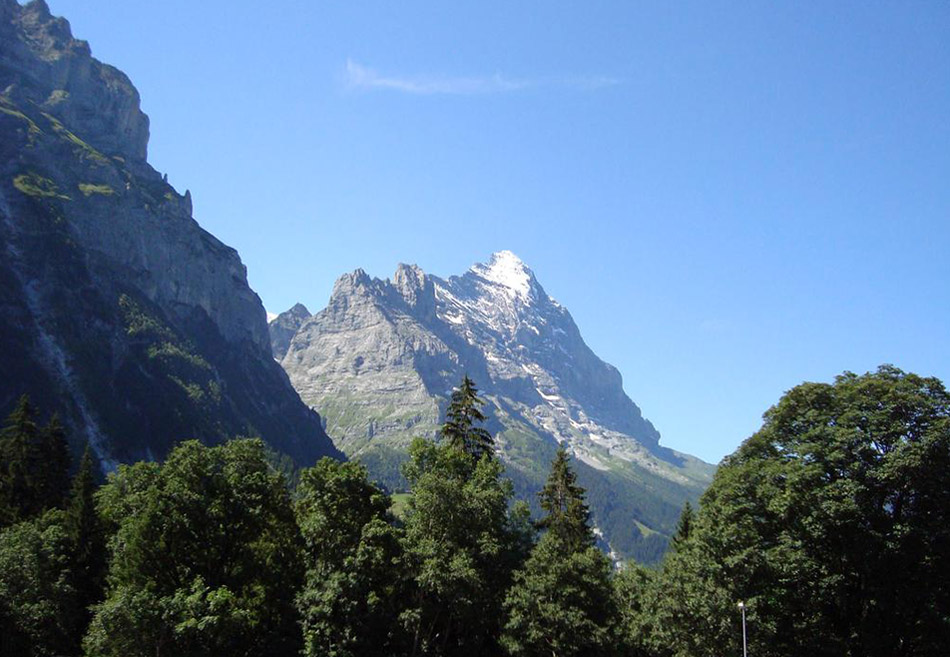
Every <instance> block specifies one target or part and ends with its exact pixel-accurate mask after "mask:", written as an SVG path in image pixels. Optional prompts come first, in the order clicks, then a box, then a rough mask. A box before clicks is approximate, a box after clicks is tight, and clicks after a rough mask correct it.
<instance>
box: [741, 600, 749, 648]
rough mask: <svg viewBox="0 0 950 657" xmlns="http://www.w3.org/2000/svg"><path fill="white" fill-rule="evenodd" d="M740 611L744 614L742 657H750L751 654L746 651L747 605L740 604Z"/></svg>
mask: <svg viewBox="0 0 950 657" xmlns="http://www.w3.org/2000/svg"><path fill="white" fill-rule="evenodd" d="M739 611H741V612H742V657H749V653H748V652H747V651H746V641H745V603H744V602H740V603H739Z"/></svg>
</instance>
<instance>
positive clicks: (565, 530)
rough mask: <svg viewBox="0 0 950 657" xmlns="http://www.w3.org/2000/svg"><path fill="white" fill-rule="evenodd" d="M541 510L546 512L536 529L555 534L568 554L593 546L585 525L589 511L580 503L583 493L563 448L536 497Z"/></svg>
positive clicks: (591, 534) (592, 540) (591, 533)
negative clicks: (570, 551)
mask: <svg viewBox="0 0 950 657" xmlns="http://www.w3.org/2000/svg"><path fill="white" fill-rule="evenodd" d="M538 497H539V498H540V503H541V508H542V509H543V510H544V511H546V512H547V515H545V517H544V518H542V519H541V521H540V522H538V527H539V528H541V529H546V530H547V531H548V532H551V533H553V534H556V535H557V536H558V538H559V539H560V540H561V541H562V542H563V543H564V544H565V545H566V546H567V547H568V549H571V550H581V549H584V548H586V547H590V546H591V545H593V544H594V534H593V532H592V531H591V529H590V526H589V525H588V524H587V522H588V520H589V518H590V510H589V509H588V507H587V504H586V503H585V502H584V489H583V488H582V487H581V486H579V485H578V484H577V475H576V474H575V473H574V471H573V470H572V469H571V465H570V457H568V454H567V450H565V449H564V448H563V447H561V448H559V449H558V450H557V454H556V455H555V457H554V461H553V462H552V463H551V472H550V474H549V475H548V480H547V482H546V483H545V484H544V488H542V489H541V492H540V493H538Z"/></svg>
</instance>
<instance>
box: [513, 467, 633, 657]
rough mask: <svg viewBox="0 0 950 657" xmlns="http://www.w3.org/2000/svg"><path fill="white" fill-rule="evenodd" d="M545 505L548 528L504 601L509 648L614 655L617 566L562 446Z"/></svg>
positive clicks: (542, 656)
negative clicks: (598, 539) (600, 543)
mask: <svg viewBox="0 0 950 657" xmlns="http://www.w3.org/2000/svg"><path fill="white" fill-rule="evenodd" d="M541 505H542V508H544V509H545V511H547V515H546V516H545V517H544V518H543V519H542V520H541V522H540V523H539V526H541V527H543V528H546V529H547V531H546V532H545V533H544V534H543V535H542V537H541V540H540V541H539V542H538V544H537V545H536V546H535V547H534V549H533V550H532V551H531V556H530V557H529V558H528V560H527V562H526V563H525V565H524V567H523V568H522V569H521V570H519V571H518V572H517V573H516V574H515V580H514V585H513V586H512V587H511V589H510V590H509V592H508V595H507V597H506V599H505V605H504V606H505V610H506V612H507V621H506V624H505V627H504V633H503V635H502V638H501V642H502V645H503V646H504V647H505V649H506V650H507V651H508V653H509V654H511V655H517V656H519V657H521V656H524V657H535V656H537V657H547V656H550V655H557V656H558V657H581V656H582V655H610V654H613V652H614V651H615V649H616V646H615V632H614V628H615V621H616V617H617V609H616V597H615V594H614V591H613V587H612V583H611V579H610V570H611V568H610V562H609V561H608V560H607V557H606V556H604V554H603V553H602V552H601V551H600V550H598V549H597V548H595V547H593V543H594V535H593V532H592V531H591V528H590V526H589V525H588V524H587V518H588V511H587V507H586V505H585V504H584V489H583V488H582V487H580V486H578V485H577V484H576V478H575V475H574V472H573V470H572V469H571V467H570V461H569V459H568V456H567V452H566V451H565V450H563V449H561V450H558V453H557V456H556V457H555V459H554V462H553V463H552V464H551V473H550V475H549V476H548V481H547V484H546V485H545V487H544V489H543V490H542V491H541Z"/></svg>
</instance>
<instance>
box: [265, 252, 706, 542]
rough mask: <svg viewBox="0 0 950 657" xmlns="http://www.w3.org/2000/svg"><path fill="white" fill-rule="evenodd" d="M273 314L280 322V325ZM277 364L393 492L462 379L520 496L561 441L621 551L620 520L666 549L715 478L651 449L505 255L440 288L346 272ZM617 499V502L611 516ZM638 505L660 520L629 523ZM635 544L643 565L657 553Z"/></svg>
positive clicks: (625, 403)
mask: <svg viewBox="0 0 950 657" xmlns="http://www.w3.org/2000/svg"><path fill="white" fill-rule="evenodd" d="M281 318H284V320H287V319H288V317H286V316H285V315H283V314H282V315H279V316H278V320H275V322H278V321H284V320H282V319H281ZM275 322H271V324H270V326H271V327H272V330H273V327H275V325H276V324H275ZM281 365H282V366H283V367H284V369H285V370H286V371H287V372H288V375H289V376H290V379H291V382H292V383H293V385H294V387H295V388H296V389H297V390H298V392H300V394H301V397H302V398H303V399H304V401H305V402H306V403H308V404H310V405H311V407H313V408H315V409H316V410H318V411H319V412H320V413H321V415H322V416H323V417H324V418H325V420H326V422H327V429H328V432H329V433H330V435H332V436H333V437H334V440H335V441H336V442H337V444H338V445H339V446H340V447H341V449H343V451H344V452H346V453H347V454H348V456H350V457H351V458H356V459H359V460H361V461H363V462H364V463H366V464H367V466H368V467H369V468H370V471H371V473H372V474H373V475H374V476H376V477H377V478H379V479H380V480H381V481H383V483H385V484H386V485H387V486H389V487H391V488H395V489H398V488H399V487H400V486H401V485H402V483H401V481H400V477H399V475H398V463H399V461H400V460H401V458H402V456H403V455H404V450H405V449H406V446H407V445H408V443H409V442H410V441H411V439H412V438H413V437H414V436H417V435H422V436H426V437H430V438H432V437H434V436H435V434H436V432H437V430H438V426H439V423H440V421H441V419H442V417H443V413H444V410H445V405H446V403H447V400H448V398H449V396H450V394H451V390H452V388H453V387H454V386H456V385H457V384H458V382H459V381H460V380H461V377H462V375H463V374H464V375H468V376H470V377H471V378H473V379H474V380H475V382H476V384H477V385H478V386H479V388H480V390H481V394H482V396H483V398H484V399H485V400H486V402H487V403H488V415H489V421H488V428H489V429H490V430H491V431H492V433H494V434H495V435H496V436H497V447H498V452H499V454H500V455H501V457H502V459H504V460H505V462H506V463H507V464H508V465H509V472H510V474H512V475H513V478H514V479H515V480H516V485H517V486H519V488H520V490H521V492H522V493H523V497H526V498H530V497H531V494H532V490H534V489H536V488H537V486H538V485H539V483H540V479H541V477H542V476H543V471H544V469H545V468H546V467H547V463H548V461H549V460H550V457H551V456H552V455H553V451H554V450H555V449H556V447H557V445H559V444H565V445H568V446H569V448H570V450H571V451H572V452H573V454H574V456H575V458H576V459H577V461H578V462H579V465H581V466H582V467H581V476H582V479H583V480H584V482H585V484H586V485H588V487H589V488H594V489H598V490H600V492H599V493H598V495H599V502H598V504H597V505H596V507H597V508H595V513H594V516H595V521H596V522H598V523H599V524H600V525H603V531H604V534H605V536H606V537H607V541H608V543H610V544H611V545H614V544H617V545H616V547H618V548H619V552H621V553H625V554H627V555H629V554H632V553H634V552H636V551H637V549H639V548H637V547H636V546H633V545H632V543H636V542H637V541H636V540H624V539H617V535H618V534H619V533H620V530H618V528H617V525H619V524H621V523H623V522H625V521H624V520H622V519H621V516H623V515H624V514H625V513H626V514H628V517H627V518H626V522H627V523H628V524H629V523H630V522H632V521H634V520H637V522H639V523H640V525H638V527H641V529H642V531H640V536H639V540H640V542H646V543H651V541H650V539H649V537H650V536H659V537H660V538H661V539H662V537H664V536H668V535H669V534H670V533H671V532H672V529H673V524H674V523H675V518H676V517H677V516H678V513H679V508H680V507H681V505H682V503H683V502H685V501H686V500H692V501H695V499H696V497H697V496H698V494H699V492H700V491H701V490H702V489H703V487H704V486H705V484H706V483H707V482H708V480H709V477H710V475H711V472H712V470H713V468H712V466H710V465H708V464H704V463H703V462H702V461H700V460H699V459H695V458H694V457H690V456H688V455H685V454H680V453H679V452H676V451H674V450H671V449H669V448H667V447H665V446H661V445H660V436H659V433H658V432H657V431H656V429H655V428H654V427H653V425H652V424H651V423H650V422H649V421H648V420H647V419H646V418H644V417H643V415H642V413H641V412H640V409H639V408H638V407H637V406H636V404H635V403H633V401H632V400H630V399H629V397H628V396H627V395H626V393H624V391H623V386H622V377H621V375H620V373H619V371H618V370H617V369H616V368H614V367H613V366H611V365H609V364H607V363H605V362H604V361H602V360H601V359H600V358H599V357H597V356H596V354H594V352H593V351H592V350H591V349H590V348H589V347H588V346H587V344H586V343H585V342H584V340H583V338H582V336H581V334H580V330H579V329H578V327H577V325H576V324H575V322H574V320H573V318H572V317H571V315H570V313H569V312H568V311H567V309H566V308H564V307H563V306H562V305H561V304H560V303H558V302H557V301H556V300H554V299H553V298H552V297H551V296H549V295H548V294H547V292H546V291H545V289H544V287H543V286H542V285H541V283H540V282H539V281H538V279H537V277H536V276H535V274H534V272H533V271H531V269H530V268H529V267H528V266H527V265H525V264H524V262H522V261H521V260H520V259H519V258H518V257H517V256H515V255H514V254H513V253H511V252H510V251H501V252H498V253H496V254H493V255H492V257H491V258H490V260H489V261H488V262H486V263H476V264H475V265H473V266H472V267H471V268H470V269H469V270H468V271H466V272H465V273H464V274H462V275H461V276H450V277H449V278H447V279H443V278H440V277H437V276H432V275H429V274H426V273H425V272H424V271H423V270H422V269H421V268H419V267H418V266H415V265H407V264H400V265H398V267H397V268H396V271H395V273H394V275H393V276H392V278H391V279H389V278H387V279H379V278H372V277H370V276H369V275H368V274H366V272H365V271H363V270H362V269H357V270H355V271H354V272H351V273H348V274H344V275H343V276H341V277H340V278H339V279H338V280H337V281H336V283H335V285H334V287H333V292H332V293H331V295H330V299H329V301H328V303H327V306H326V308H324V309H323V310H321V311H319V312H317V313H315V314H313V315H311V316H310V317H308V318H306V319H304V320H303V321H302V323H300V325H299V328H298V330H297V332H296V334H295V335H294V337H293V338H292V339H291V340H290V342H289V345H288V348H287V351H286V352H285V353H284V355H283V357H282V358H281ZM598 473H600V474H598ZM634 489H636V490H637V491H639V492H638V493H636V494H634V493H633V490H634ZM614 494H617V495H619V496H620V497H623V498H624V499H625V500H626V501H625V502H624V504H623V505H621V506H623V507H624V508H618V509H617V510H616V511H615V512H613V511H612V510H611V508H610V507H611V506H612V505H614V503H613V502H611V501H610V499H609V498H610V497H611V495H614ZM637 496H641V497H644V496H645V497H644V499H649V500H651V501H648V502H646V503H645V504H646V505H647V506H650V505H652V506H658V507H659V506H662V507H663V508H662V510H660V509H657V510H655V511H654V512H651V513H640V516H641V517H640V518H639V519H637V518H636V516H637V512H636V510H635V507H636V504H637V502H636V501H635V500H634V499H633V498H634V497H637ZM660 500H662V502H661V501H660ZM663 540H665V539H663ZM624 546H626V547H624ZM640 547H641V548H643V551H641V556H642V553H643V552H650V550H653V549H654V548H655V547H656V546H655V545H650V546H640Z"/></svg>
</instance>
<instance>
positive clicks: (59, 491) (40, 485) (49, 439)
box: [0, 395, 69, 526]
mask: <svg viewBox="0 0 950 657" xmlns="http://www.w3.org/2000/svg"><path fill="white" fill-rule="evenodd" d="M36 415H37V413H36V409H35V408H34V406H33V404H31V403H30V400H29V398H28V397H27V396H26V395H24V396H23V397H21V398H20V400H19V401H18V402H17V405H16V407H15V408H14V410H13V412H12V413H11V414H10V415H9V416H8V417H7V421H6V424H5V425H4V427H3V429H2V430H0V526H4V525H8V524H11V523H14V522H17V521H20V520H25V519H27V518H33V517H35V516H37V515H39V514H40V513H42V512H43V511H45V510H47V509H51V508H56V507H61V506H62V504H63V501H64V498H65V494H66V491H67V490H68V488H69V478H68V474H69V447H68V445H67V442H66V435H65V432H64V431H63V427H62V424H60V422H59V418H58V417H57V416H56V415H53V417H51V418H50V420H49V422H48V423H47V424H46V426H44V427H39V426H38V425H37V422H36Z"/></svg>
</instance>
